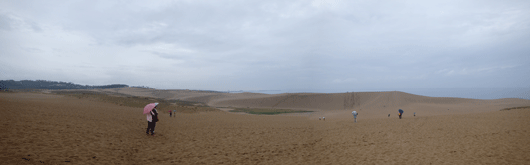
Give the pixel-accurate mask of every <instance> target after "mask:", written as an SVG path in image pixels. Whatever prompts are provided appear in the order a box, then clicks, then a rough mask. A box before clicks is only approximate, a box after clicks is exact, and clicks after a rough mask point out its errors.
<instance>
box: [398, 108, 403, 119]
mask: <svg viewBox="0 0 530 165" xmlns="http://www.w3.org/2000/svg"><path fill="white" fill-rule="evenodd" d="M398 112H399V119H401V115H403V110H402V109H399V110H398Z"/></svg>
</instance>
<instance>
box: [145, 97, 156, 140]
mask: <svg viewBox="0 0 530 165" xmlns="http://www.w3.org/2000/svg"><path fill="white" fill-rule="evenodd" d="M156 107H158V103H151V104H147V105H146V106H145V107H144V114H145V115H147V130H146V131H145V133H146V134H148V135H149V132H151V135H152V136H155V127H156V122H158V111H157V110H156Z"/></svg>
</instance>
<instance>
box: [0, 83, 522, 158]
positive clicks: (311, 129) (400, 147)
mask: <svg viewBox="0 0 530 165" xmlns="http://www.w3.org/2000/svg"><path fill="white" fill-rule="evenodd" d="M134 90H138V89H134ZM117 91H118V90H115V91H114V92H117ZM127 92H128V94H130V95H135V94H136V93H134V92H137V93H142V92H143V94H142V95H141V96H146V97H151V96H153V95H154V94H153V93H155V94H156V93H157V92H156V91H155V92H153V91H151V92H149V91H142V92H138V91H131V90H130V91H127ZM122 93H125V92H123V91H122ZM161 93H164V94H161ZM158 96H159V97H167V98H168V99H171V98H182V99H189V100H200V99H202V100H203V101H204V102H205V103H208V105H210V106H213V107H215V106H233V107H239V106H241V107H243V106H252V107H277V108H293V109H308V110H314V111H315V112H314V113H310V114H300V115H273V116H271V115H248V114H236V113H230V112H226V111H221V110H219V111H211V112H198V113H177V116H176V117H172V118H170V117H169V114H167V113H166V111H168V110H169V109H165V108H164V107H160V108H159V110H160V111H161V113H160V122H158V123H157V126H156V136H154V137H153V136H149V135H146V134H145V129H146V127H147V122H146V119H145V115H142V113H141V112H142V109H141V108H135V107H127V106H120V105H117V104H112V103H108V102H102V101H97V100H90V99H83V98H75V97H68V96H62V95H54V94H43V93H0V105H2V106H1V107H0V118H1V120H0V122H1V124H2V127H1V128H0V131H2V134H1V135H0V143H1V145H0V146H1V148H0V162H2V163H1V164H528V163H529V162H530V146H529V145H530V138H528V137H530V127H529V125H530V108H519V109H509V110H502V109H504V108H510V107H521V106H530V101H529V100H522V99H499V100H473V99H460V98H429V97H424V96H416V95H411V94H406V93H400V92H394V93H392V92H387V93H376V92H374V93H358V94H349V93H345V94H281V95H263V94H236V95H235V96H231V95H227V94H204V93H202V94H201V93H194V94H190V95H187V96H186V95H185V94H183V93H179V94H172V93H171V92H167V91H166V92H158ZM345 98H347V99H345ZM352 98H353V99H352ZM351 100H354V101H353V102H352V101H351ZM359 104H360V105H359ZM398 108H402V109H404V110H405V113H404V116H403V119H399V118H398V117H397V115H396V114H397V109H398ZM352 110H357V111H358V112H359V116H358V122H357V123H354V122H353V117H352V115H351V111H352ZM501 110H502V111H501ZM413 112H416V113H417V114H416V116H413ZM388 114H391V116H390V117H387V116H388ZM321 116H326V121H322V120H318V117H321Z"/></svg>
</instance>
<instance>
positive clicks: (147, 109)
mask: <svg viewBox="0 0 530 165" xmlns="http://www.w3.org/2000/svg"><path fill="white" fill-rule="evenodd" d="M157 105H158V103H151V104H147V105H146V106H145V107H144V115H145V114H148V113H149V112H151V111H152V110H153V108H155V107H156V106H157Z"/></svg>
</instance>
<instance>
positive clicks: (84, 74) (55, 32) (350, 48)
mask: <svg viewBox="0 0 530 165" xmlns="http://www.w3.org/2000/svg"><path fill="white" fill-rule="evenodd" d="M0 6H1V7H0V56H1V61H0V79H1V80H10V79H12V80H52V81H65V82H73V83H76V84H82V85H105V84H116V83H119V84H128V85H131V86H149V87H154V88H159V89H203V90H222V91H226V90H302V91H303V90H308V91H324V92H325V91H333V92H336V91H344V92H346V91H355V90H366V89H385V90H393V89H402V88H512V87H525V88H528V87H530V65H529V64H530V1H528V0H520V1H510V0H506V1H497V0H495V1H494V0H492V1H489V0H478V1H473V0H469V1H461V0H454V1H451V0H440V1H425V0H417V1H415V0H410V1H374V0H366V1H355V0H352V1H341V0H314V1H310V0H303V1H285V0H280V1H272V0H267V1H249V0H242V1H237V0H233V1H217V0H215V1H199V0H190V1H179V0H176V1H156V2H148V1H132V0H127V1H121V0H120V1H118V0H116V1H108V0H101V1H96V0H87V1H75V0H69V1H53V0H46V1H26V0H17V1H11V0H0Z"/></svg>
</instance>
